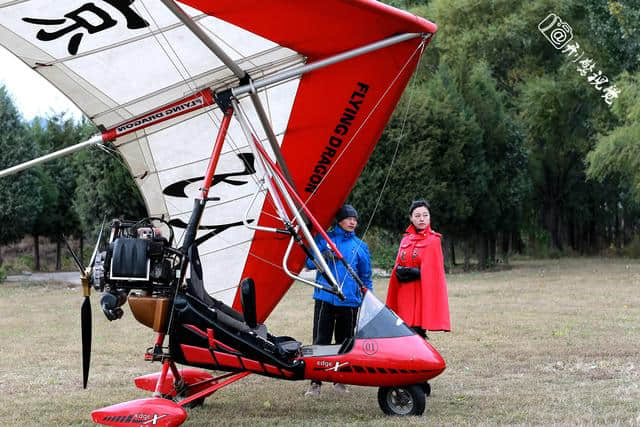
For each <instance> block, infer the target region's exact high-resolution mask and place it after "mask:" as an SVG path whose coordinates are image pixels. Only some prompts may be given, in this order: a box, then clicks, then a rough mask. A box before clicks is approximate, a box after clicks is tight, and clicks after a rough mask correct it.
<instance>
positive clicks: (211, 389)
mask: <svg viewBox="0 0 640 427" xmlns="http://www.w3.org/2000/svg"><path fill="white" fill-rule="evenodd" d="M249 374H251V372H249V371H243V372H240V373H238V374H235V375H233V376H231V377H229V378H228V379H226V380H224V381H222V382H221V383H217V384H214V385H212V386H211V387H208V388H206V389H204V390H202V391H200V392H198V393H194V394H192V395H191V396H189V397H187V398H186V399H183V400H181V401H180V402H179V403H178V405H180V406H185V405H186V404H188V403H189V402H193V401H194V400H197V399H200V398H201V397H207V396H210V395H211V394H213V393H214V392H215V391H216V390H218V389H220V388H222V387H224V386H227V385H229V384H231V383H233V382H236V381H238V380H240V379H242V378H244V377H246V376H247V375H249Z"/></svg>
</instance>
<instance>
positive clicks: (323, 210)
mask: <svg viewBox="0 0 640 427" xmlns="http://www.w3.org/2000/svg"><path fill="white" fill-rule="evenodd" d="M418 44H419V42H417V41H409V42H406V43H403V44H401V45H397V46H394V47H390V48H387V49H385V50H384V51H381V52H378V53H377V55H365V56H362V57H359V58H355V59H352V60H350V61H347V62H344V63H342V64H337V65H335V66H333V67H329V68H326V69H322V70H318V71H315V72H313V73H310V74H308V75H305V76H304V77H303V78H302V80H301V83H300V87H299V89H298V96H297V97H296V101H295V103H294V106H293V111H292V115H291V119H290V120H289V126H288V128H287V132H286V133H285V138H284V141H283V143H282V152H283V155H284V158H285V159H286V161H287V166H288V167H289V170H290V172H291V174H292V176H293V179H294V182H295V185H296V188H297V189H298V192H299V193H300V194H301V196H302V198H303V200H308V205H309V207H310V209H311V211H312V212H313V213H314V214H315V216H316V217H317V219H318V221H319V222H320V224H322V225H323V226H325V227H326V226H328V225H329V224H330V223H331V221H332V219H333V216H334V215H335V213H336V211H337V209H338V207H339V206H340V205H341V204H342V203H343V202H344V200H345V199H346V198H347V196H348V194H349V192H350V191H351V189H352V188H353V186H354V185H355V182H356V180H357V178H358V176H359V175H360V173H361V172H362V169H363V168H364V165H365V163H366V161H367V160H368V158H369V156H370V155H371V152H372V151H373V148H374V146H375V144H376V142H377V141H378V139H379V137H380V135H381V133H382V131H383V129H384V126H385V125H386V123H387V121H388V120H389V117H390V115H391V113H392V112H393V109H394V107H395V105H396V104H397V101H398V99H399V98H400V96H401V94H402V91H403V90H404V88H405V86H406V84H407V81H408V80H409V78H410V76H411V74H412V73H413V71H414V69H415V66H416V63H417V60H418V59H419V52H416V48H417V47H418ZM414 53H415V54H414ZM412 55H413V56H412ZM403 67H405V68H404V71H401V70H402V68H403ZM394 79H395V81H394ZM273 215H275V212H273V211H270V205H269V204H265V208H264V210H263V214H262V216H261V218H260V224H264V225H266V224H269V225H272V226H279V225H280V224H278V222H277V220H274V219H273ZM287 243H288V240H280V241H277V240H274V239H273V235H269V234H266V233H260V232H259V233H256V235H255V237H254V240H253V244H252V247H251V250H250V255H249V259H248V260H247V264H246V267H245V271H244V274H243V277H253V278H254V280H256V297H257V298H256V299H257V302H258V313H257V314H258V318H259V320H260V321H262V320H264V319H265V318H266V317H267V316H268V315H269V313H270V312H271V310H272V309H273V308H274V307H275V305H276V304H277V303H278V301H279V300H280V298H281V297H282V295H283V294H284V292H286V290H287V289H288V288H289V285H290V280H288V279H287V276H286V275H285V274H284V272H283V270H282V268H281V267H280V265H281V260H282V254H283V253H284V251H285V249H286V245H287ZM265 259H266V260H269V261H271V262H272V263H273V264H269V263H265V262H264V261H262V260H265ZM303 261H304V255H303V253H302V251H296V252H295V253H294V254H293V255H292V257H291V260H290V263H289V267H290V268H291V269H292V270H294V271H297V270H299V269H300V268H301V267H302V263H303ZM263 278H269V279H268V281H269V283H264V282H263V283H261V281H263V280H264V279H263ZM234 306H235V307H239V301H238V298H236V301H235V303H234Z"/></svg>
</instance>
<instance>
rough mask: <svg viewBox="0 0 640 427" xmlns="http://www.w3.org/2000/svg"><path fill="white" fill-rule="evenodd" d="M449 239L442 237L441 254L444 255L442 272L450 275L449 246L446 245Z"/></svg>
mask: <svg viewBox="0 0 640 427" xmlns="http://www.w3.org/2000/svg"><path fill="white" fill-rule="evenodd" d="M448 241H449V239H448V238H445V237H443V238H442V253H443V255H444V271H445V273H450V272H451V251H450V247H451V246H450V245H448V244H447V243H448Z"/></svg>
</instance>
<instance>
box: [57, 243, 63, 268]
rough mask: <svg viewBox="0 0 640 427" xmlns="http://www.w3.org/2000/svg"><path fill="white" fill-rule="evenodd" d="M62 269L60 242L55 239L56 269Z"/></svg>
mask: <svg viewBox="0 0 640 427" xmlns="http://www.w3.org/2000/svg"><path fill="white" fill-rule="evenodd" d="M60 270H62V242H60V240H56V271H60Z"/></svg>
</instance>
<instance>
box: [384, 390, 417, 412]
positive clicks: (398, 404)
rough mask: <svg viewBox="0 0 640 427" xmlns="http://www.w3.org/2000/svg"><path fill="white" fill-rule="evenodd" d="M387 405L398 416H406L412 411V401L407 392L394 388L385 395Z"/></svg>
mask: <svg viewBox="0 0 640 427" xmlns="http://www.w3.org/2000/svg"><path fill="white" fill-rule="evenodd" d="M387 403H388V404H389V407H390V408H391V409H393V411H394V412H396V413H397V414H399V415H407V414H409V413H411V411H412V410H413V399H412V398H411V394H410V393H409V391H408V390H406V389H404V388H394V389H391V390H390V391H389V393H388V394H387Z"/></svg>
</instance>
